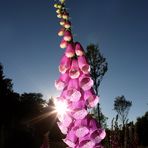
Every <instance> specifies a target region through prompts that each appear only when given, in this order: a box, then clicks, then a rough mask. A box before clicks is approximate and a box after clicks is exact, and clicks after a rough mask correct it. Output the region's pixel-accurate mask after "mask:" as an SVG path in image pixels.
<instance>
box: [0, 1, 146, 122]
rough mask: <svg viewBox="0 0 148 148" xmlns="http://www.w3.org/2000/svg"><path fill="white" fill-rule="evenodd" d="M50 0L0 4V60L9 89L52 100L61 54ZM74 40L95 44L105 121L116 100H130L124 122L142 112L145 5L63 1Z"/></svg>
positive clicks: (144, 94) (143, 95) (55, 20)
mask: <svg viewBox="0 0 148 148" xmlns="http://www.w3.org/2000/svg"><path fill="white" fill-rule="evenodd" d="M53 3H54V1H53V0H49V1H48V0H44V1H43V0H25V1H23V0H13V1H12V0H7V1H5V0H1V1H0V62H1V63H2V64H3V65H4V72H5V75H6V76H7V77H9V78H11V79H12V80H13V84H14V90H15V91H16V92H19V93H23V92H41V93H42V94H43V95H44V98H45V99H48V98H49V97H50V96H56V95H57V94H58V92H57V90H56V89H55V88H54V81H55V79H57V78H58V76H59V72H58V68H57V67H58V65H59V62H60V58H61V56H62V55H63V52H64V50H63V49H60V48H59V43H60V38H59V37H58V36H57V32H58V30H59V29H60V26H59V20H58V19H57V18H56V13H55V9H54V8H53ZM67 7H68V8H69V9H68V10H69V12H70V15H71V21H72V25H73V26H72V30H73V33H74V37H75V41H79V42H81V44H82V45H83V47H84V48H86V46H87V45H88V44H89V43H97V44H99V46H100V50H101V53H102V54H103V55H104V57H106V59H107V62H108V64H109V67H108V68H109V69H108V71H107V73H106V75H105V76H104V78H103V81H102V83H101V86H100V96H101V100H100V104H101V108H102V111H103V113H104V114H105V115H106V116H107V117H109V121H108V123H110V120H111V119H112V117H113V116H115V112H114V111H113V102H114V98H115V97H116V96H121V95H124V96H125V97H126V99H127V100H130V101H132V102H133V105H132V108H131V110H130V113H129V119H130V120H135V119H136V118H137V117H138V116H141V115H143V114H144V113H145V112H146V111H148V105H147V103H148V19H147V18H148V9H147V7H148V1H147V0H91V1H90V0H81V1H80V0H67Z"/></svg>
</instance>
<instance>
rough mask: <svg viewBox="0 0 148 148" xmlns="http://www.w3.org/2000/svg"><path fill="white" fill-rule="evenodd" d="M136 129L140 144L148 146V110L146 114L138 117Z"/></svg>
mask: <svg viewBox="0 0 148 148" xmlns="http://www.w3.org/2000/svg"><path fill="white" fill-rule="evenodd" d="M136 129H137V136H138V137H139V145H142V146H148V139H147V137H148V112H146V113H145V115H144V116H142V117H139V118H137V122H136Z"/></svg>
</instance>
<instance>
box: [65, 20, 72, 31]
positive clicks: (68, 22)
mask: <svg viewBox="0 0 148 148" xmlns="http://www.w3.org/2000/svg"><path fill="white" fill-rule="evenodd" d="M64 27H65V28H66V29H69V28H70V27H71V23H70V21H66V22H65V24H64Z"/></svg>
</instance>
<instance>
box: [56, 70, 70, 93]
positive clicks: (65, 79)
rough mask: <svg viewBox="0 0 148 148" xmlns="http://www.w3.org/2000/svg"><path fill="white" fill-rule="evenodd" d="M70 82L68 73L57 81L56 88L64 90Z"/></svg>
mask: <svg viewBox="0 0 148 148" xmlns="http://www.w3.org/2000/svg"><path fill="white" fill-rule="evenodd" d="M68 81H69V75H68V73H64V74H62V75H61V76H60V78H59V79H58V80H56V81H55V87H56V88H57V90H63V89H64V88H65V86H66V85H67V83H68Z"/></svg>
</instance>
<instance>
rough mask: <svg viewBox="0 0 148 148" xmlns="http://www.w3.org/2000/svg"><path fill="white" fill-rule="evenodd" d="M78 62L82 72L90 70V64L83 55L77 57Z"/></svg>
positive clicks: (86, 72) (85, 72)
mask: <svg viewBox="0 0 148 148" xmlns="http://www.w3.org/2000/svg"><path fill="white" fill-rule="evenodd" d="M78 64H79V68H80V69H81V71H82V72H83V73H84V74H88V73H89V72H90V65H89V64H88V62H87V60H86V57H85V56H79V57H78Z"/></svg>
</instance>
